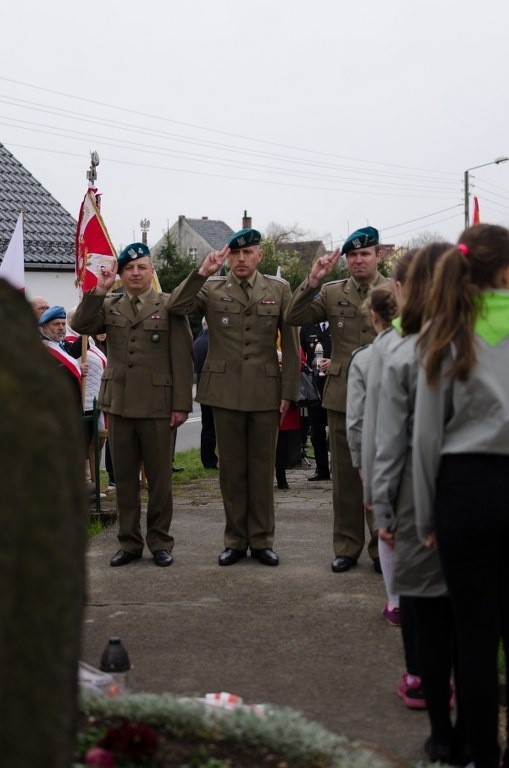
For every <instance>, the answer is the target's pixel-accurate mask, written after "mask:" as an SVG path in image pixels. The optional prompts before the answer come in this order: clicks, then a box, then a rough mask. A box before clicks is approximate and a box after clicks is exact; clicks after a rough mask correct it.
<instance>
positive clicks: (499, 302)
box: [474, 291, 509, 347]
mask: <svg viewBox="0 0 509 768" xmlns="http://www.w3.org/2000/svg"><path fill="white" fill-rule="evenodd" d="M474 331H475V332H476V333H477V334H478V336H480V337H481V338H482V339H484V341H485V342H486V344H489V346H490V347H496V346H497V344H500V342H501V341H503V340H504V339H506V338H507V337H508V336H509V291H489V292H488V291H487V292H486V293H483V295H482V309H481V311H480V312H479V314H478V315H477V317H476V320H475V326H474Z"/></svg>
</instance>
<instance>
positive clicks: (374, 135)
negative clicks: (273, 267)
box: [0, 0, 509, 246]
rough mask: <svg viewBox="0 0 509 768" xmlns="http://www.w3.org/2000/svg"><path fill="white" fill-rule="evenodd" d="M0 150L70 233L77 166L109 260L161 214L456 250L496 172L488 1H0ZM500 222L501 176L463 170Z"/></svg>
mask: <svg viewBox="0 0 509 768" xmlns="http://www.w3.org/2000/svg"><path fill="white" fill-rule="evenodd" d="M3 30H4V34H3V35H2V46H1V50H0V61H1V64H2V66H1V67H0V105H1V112H0V114H1V118H0V125H1V132H0V136H1V139H0V141H1V142H2V143H3V144H5V146H6V147H7V148H8V149H9V150H10V151H11V152H12V153H13V154H14V155H15V156H16V157H17V158H18V159H19V160H20V161H21V162H22V163H23V164H24V165H25V166H26V168H27V169H28V170H29V171H30V172H31V173H32V174H33V175H34V176H35V177H36V178H37V179H38V180H39V181H40V182H41V183H42V184H43V185H44V186H45V187H46V188H47V189H48V190H49V191H50V192H51V193H52V194H53V195H54V196H55V197H56V198H57V199H58V200H59V201H60V202H61V203H62V205H64V207H65V208H66V209H67V210H68V211H69V212H70V213H72V214H73V215H74V216H75V217H77V214H78V210H79V205H80V202H81V199H82V197H83V194H84V192H85V189H86V184H87V182H86V171H87V169H88V166H89V149H96V150H97V151H98V152H99V155H100V159H101V163H100V166H99V169H98V172H99V177H98V187H99V189H100V191H101V192H102V193H103V207H102V212H103V216H104V219H105V222H106V225H107V227H108V229H109V231H110V235H111V237H112V240H113V242H114V244H115V245H116V246H119V245H120V244H124V245H125V244H126V243H128V242H130V241H132V239H133V238H134V239H136V240H138V239H140V238H141V235H140V226H139V222H140V219H142V218H145V217H147V218H148V219H150V222H151V226H150V232H149V243H154V242H155V241H156V240H158V239H159V237H160V236H161V234H162V233H163V232H164V231H165V230H166V228H167V226H168V224H169V225H170V226H171V224H173V223H174V221H175V220H176V219H177V217H178V215H179V214H185V215H186V216H188V217H190V218H200V217H202V216H208V217H209V218H214V219H221V220H223V221H225V222H226V223H227V224H229V225H230V226H231V227H232V228H233V229H240V227H241V219H242V214H243V212H244V210H247V212H248V214H249V215H251V216H252V218H253V226H256V227H257V228H259V229H261V230H262V232H263V231H264V229H265V228H266V227H267V225H268V224H269V223H270V222H273V221H275V222H278V223H279V224H281V225H283V226H285V227H291V226H293V225H294V224H297V225H298V226H299V227H300V228H301V229H303V230H305V231H306V232H307V233H308V234H309V235H310V236H317V237H320V238H323V239H324V241H325V243H326V245H327V246H330V245H331V244H334V245H336V244H339V243H341V242H342V240H343V239H344V238H345V237H346V236H347V235H348V233H349V232H351V231H353V230H354V229H356V228H358V227H360V226H365V225H366V224H367V223H369V224H371V225H373V226H376V227H378V228H379V229H380V230H381V233H382V239H383V240H384V242H391V243H392V242H393V243H396V244H406V243H407V242H408V241H409V240H411V239H412V238H415V237H417V236H419V235H420V234H421V233H422V232H424V231H427V232H433V233H437V234H439V235H441V236H443V237H446V238H448V239H456V238H457V237H458V235H459V233H460V232H461V230H462V228H463V221H464V202H463V195H464V181H463V179H464V171H465V170H466V169H467V168H471V167H473V166H476V165H480V164H484V163H490V162H491V161H492V160H494V159H495V158H498V157H501V156H505V155H509V99H508V71H509V64H508V55H507V50H508V30H509V3H508V2H506V0H482V2H481V1H480V0H475V1H474V0H383V2H382V0H356V2H346V0H314V2H310V1H309V0H249V1H248V0H187V1H186V0H180V1H179V2H176V1H175V0H145V2H142V3H140V2H134V1H133V0H122V2H120V0H118V1H117V2H113V1H112V0H101V2H97V0H88V2H83V3H70V2H69V0H66V1H65V2H64V0H48V2H46V3H40V2H38V0H37V1H36V0H18V2H17V3H16V4H10V9H9V19H8V24H7V20H6V19H4V26H3ZM471 181H472V193H473V194H477V195H478V197H479V202H480V211H481V219H482V220H483V221H489V222H493V223H501V224H505V225H507V224H508V223H509V162H508V163H505V164H500V165H490V166H488V167H486V168H481V169H478V170H476V171H472V172H471Z"/></svg>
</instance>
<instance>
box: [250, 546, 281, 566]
mask: <svg viewBox="0 0 509 768" xmlns="http://www.w3.org/2000/svg"><path fill="white" fill-rule="evenodd" d="M251 557H254V558H255V560H259V562H260V563H263V565H279V557H278V556H277V555H276V553H275V552H273V551H272V549H252V550H251Z"/></svg>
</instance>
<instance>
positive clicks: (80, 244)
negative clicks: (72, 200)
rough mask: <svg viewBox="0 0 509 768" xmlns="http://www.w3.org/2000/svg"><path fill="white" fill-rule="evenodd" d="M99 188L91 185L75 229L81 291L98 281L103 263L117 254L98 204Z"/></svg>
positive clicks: (77, 270)
mask: <svg viewBox="0 0 509 768" xmlns="http://www.w3.org/2000/svg"><path fill="white" fill-rule="evenodd" d="M96 198H97V189H94V188H93V187H89V188H88V189H87V192H86V195H85V197H84V199H83V202H82V204H81V208H80V214H79V217H78V227H77V229H76V285H77V286H78V287H79V289H80V294H82V293H84V292H85V291H90V290H92V288H95V287H96V285H97V275H98V274H99V270H100V268H101V266H103V265H106V264H109V263H110V262H111V259H112V258H114V259H116V258H117V254H116V252H115V248H114V247H113V244H112V242H111V240H110V236H109V234H108V230H107V229H106V226H105V224H104V221H103V219H102V216H101V213H100V211H99V206H98V205H97V201H96Z"/></svg>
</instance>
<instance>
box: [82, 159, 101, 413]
mask: <svg viewBox="0 0 509 768" xmlns="http://www.w3.org/2000/svg"><path fill="white" fill-rule="evenodd" d="M98 165H99V154H98V153H97V152H96V151H95V150H91V151H90V168H89V170H88V171H87V179H88V188H89V189H93V188H94V187H95V182H96V179H97V166H98ZM95 202H96V205H97V207H98V208H99V206H100V203H101V197H100V195H95ZM87 349H88V336H86V335H82V337H81V362H82V363H86V362H87ZM86 386H87V379H86V376H82V377H81V400H82V403H83V410H85V393H86Z"/></svg>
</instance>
